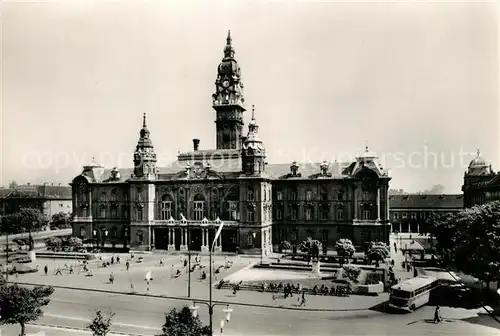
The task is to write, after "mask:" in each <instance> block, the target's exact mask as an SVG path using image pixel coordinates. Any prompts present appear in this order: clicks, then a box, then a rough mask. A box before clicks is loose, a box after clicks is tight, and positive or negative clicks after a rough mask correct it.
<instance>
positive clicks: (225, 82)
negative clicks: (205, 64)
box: [222, 80, 229, 88]
mask: <svg viewBox="0 0 500 336" xmlns="http://www.w3.org/2000/svg"><path fill="white" fill-rule="evenodd" d="M222 86H224V87H225V88H227V87H228V86H229V81H227V80H225V81H224V82H222Z"/></svg>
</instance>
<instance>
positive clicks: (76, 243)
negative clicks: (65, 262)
mask: <svg viewBox="0 0 500 336" xmlns="http://www.w3.org/2000/svg"><path fill="white" fill-rule="evenodd" d="M64 245H65V246H67V247H69V248H70V250H71V251H78V250H79V249H81V248H82V247H83V241H82V239H81V238H78V237H70V238H69V239H68V240H66V241H65V242H64Z"/></svg>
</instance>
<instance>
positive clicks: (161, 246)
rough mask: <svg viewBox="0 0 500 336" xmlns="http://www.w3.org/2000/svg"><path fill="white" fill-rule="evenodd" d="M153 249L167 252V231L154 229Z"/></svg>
mask: <svg viewBox="0 0 500 336" xmlns="http://www.w3.org/2000/svg"><path fill="white" fill-rule="evenodd" d="M154 235H155V248H156V249H157V250H168V229H166V228H155V229H154Z"/></svg>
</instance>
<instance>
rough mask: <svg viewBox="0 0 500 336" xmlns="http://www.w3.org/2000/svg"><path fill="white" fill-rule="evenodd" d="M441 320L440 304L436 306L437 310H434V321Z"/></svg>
mask: <svg viewBox="0 0 500 336" xmlns="http://www.w3.org/2000/svg"><path fill="white" fill-rule="evenodd" d="M441 321H442V318H441V311H440V309H439V306H436V310H434V323H439V322H441Z"/></svg>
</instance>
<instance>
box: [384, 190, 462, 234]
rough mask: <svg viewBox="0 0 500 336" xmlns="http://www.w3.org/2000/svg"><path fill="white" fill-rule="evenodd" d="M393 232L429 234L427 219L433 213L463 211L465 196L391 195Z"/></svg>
mask: <svg viewBox="0 0 500 336" xmlns="http://www.w3.org/2000/svg"><path fill="white" fill-rule="evenodd" d="M389 203H390V210H389V213H390V218H391V225H392V231H393V232H396V231H397V232H405V233H417V234H418V233H427V232H428V231H427V223H426V221H427V218H429V216H430V215H431V213H433V212H444V213H446V212H447V213H458V212H460V211H461V210H463V195H462V194H451V195H450V194H448V195H431V194H402V195H390V196H389Z"/></svg>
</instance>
